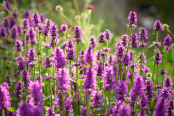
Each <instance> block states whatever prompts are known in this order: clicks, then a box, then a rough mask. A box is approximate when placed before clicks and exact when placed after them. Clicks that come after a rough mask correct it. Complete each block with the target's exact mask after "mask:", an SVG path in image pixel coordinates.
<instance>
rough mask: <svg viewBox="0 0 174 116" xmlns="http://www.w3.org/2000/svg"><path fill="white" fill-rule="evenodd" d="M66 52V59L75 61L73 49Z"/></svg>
mask: <svg viewBox="0 0 174 116" xmlns="http://www.w3.org/2000/svg"><path fill="white" fill-rule="evenodd" d="M67 51H68V53H67V57H66V59H67V60H73V59H75V57H76V52H75V49H74V48H69V49H68V50H67Z"/></svg>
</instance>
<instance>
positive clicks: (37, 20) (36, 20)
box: [32, 13, 41, 26]
mask: <svg viewBox="0 0 174 116" xmlns="http://www.w3.org/2000/svg"><path fill="white" fill-rule="evenodd" d="M32 21H33V23H34V26H38V24H39V23H40V22H41V19H40V15H39V14H38V13H34V14H33V15H32Z"/></svg>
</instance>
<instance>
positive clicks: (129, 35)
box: [127, 28, 132, 53]
mask: <svg viewBox="0 0 174 116" xmlns="http://www.w3.org/2000/svg"><path fill="white" fill-rule="evenodd" d="M131 34H132V28H130V34H129V42H128V47H127V53H128V51H129V44H130V36H131Z"/></svg>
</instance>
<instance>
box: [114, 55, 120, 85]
mask: <svg viewBox="0 0 174 116" xmlns="http://www.w3.org/2000/svg"><path fill="white" fill-rule="evenodd" d="M118 68H119V57H118V63H117V72H116V81H115V82H116V85H117V80H118Z"/></svg>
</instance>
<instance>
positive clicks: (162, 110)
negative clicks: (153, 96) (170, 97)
mask: <svg viewBox="0 0 174 116" xmlns="http://www.w3.org/2000/svg"><path fill="white" fill-rule="evenodd" d="M153 116H168V113H167V103H166V100H165V99H164V98H158V99H157V103H156V106H155V110H154V112H153Z"/></svg>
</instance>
